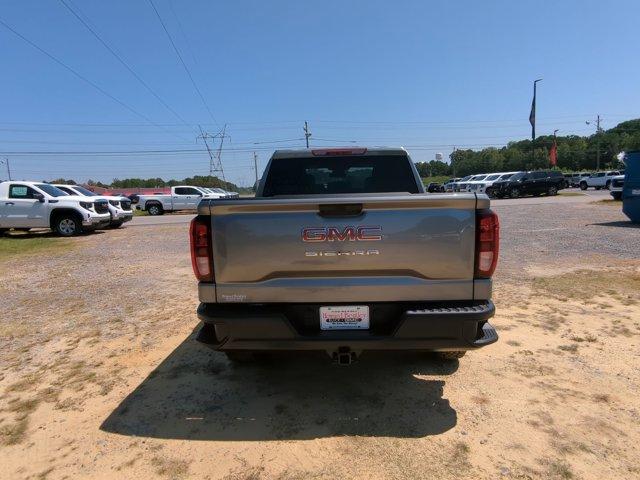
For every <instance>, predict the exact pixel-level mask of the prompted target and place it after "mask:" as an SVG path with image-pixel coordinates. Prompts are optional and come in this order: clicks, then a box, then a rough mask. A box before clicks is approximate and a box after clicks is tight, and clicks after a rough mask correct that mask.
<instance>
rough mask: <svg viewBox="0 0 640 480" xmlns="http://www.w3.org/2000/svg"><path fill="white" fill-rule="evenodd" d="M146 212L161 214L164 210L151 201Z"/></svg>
mask: <svg viewBox="0 0 640 480" xmlns="http://www.w3.org/2000/svg"><path fill="white" fill-rule="evenodd" d="M147 212H149V215H162V214H163V213H164V210H162V207H161V206H160V205H158V204H157V203H152V204H151V205H149V206H148V207H147Z"/></svg>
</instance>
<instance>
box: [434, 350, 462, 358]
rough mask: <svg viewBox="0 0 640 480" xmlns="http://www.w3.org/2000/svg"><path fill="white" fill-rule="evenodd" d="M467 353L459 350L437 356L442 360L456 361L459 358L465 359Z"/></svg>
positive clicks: (439, 353) (440, 353)
mask: <svg viewBox="0 0 640 480" xmlns="http://www.w3.org/2000/svg"><path fill="white" fill-rule="evenodd" d="M466 353H467V352H465V351H464V350H458V351H455V352H438V353H436V355H437V356H438V358H439V359H440V360H456V359H458V358H462V357H464V355H465V354H466Z"/></svg>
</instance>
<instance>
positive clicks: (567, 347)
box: [558, 343, 578, 353]
mask: <svg viewBox="0 0 640 480" xmlns="http://www.w3.org/2000/svg"><path fill="white" fill-rule="evenodd" d="M558 348H559V349H560V350H562V351H563V352H571V353H576V352H577V351H578V345H576V344H575V343H572V344H571V345H560V346H559V347H558Z"/></svg>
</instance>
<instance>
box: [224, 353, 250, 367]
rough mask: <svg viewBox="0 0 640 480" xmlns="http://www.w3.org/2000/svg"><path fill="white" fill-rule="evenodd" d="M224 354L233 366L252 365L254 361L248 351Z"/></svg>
mask: <svg viewBox="0 0 640 480" xmlns="http://www.w3.org/2000/svg"><path fill="white" fill-rule="evenodd" d="M224 354H225V355H226V356H227V360H229V361H230V362H231V363H235V364H243V363H252V362H253V361H254V360H255V357H254V356H253V352H249V351H243V350H239V351H231V352H224Z"/></svg>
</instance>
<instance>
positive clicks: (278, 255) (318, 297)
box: [198, 194, 491, 304]
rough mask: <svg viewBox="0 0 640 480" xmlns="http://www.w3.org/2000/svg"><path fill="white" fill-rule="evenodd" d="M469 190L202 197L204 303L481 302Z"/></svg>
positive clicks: (473, 200)
mask: <svg viewBox="0 0 640 480" xmlns="http://www.w3.org/2000/svg"><path fill="white" fill-rule="evenodd" d="M488 207H489V201H488V199H487V198H486V197H484V196H480V197H478V196H476V195H475V194H456V195H450V194H447V195H434V194H362V195H356V194H347V195H322V196H295V197H274V198H250V199H235V200H217V199H216V200H213V199H212V200H207V199H205V200H203V201H202V202H201V203H200V205H199V207H198V213H199V214H200V215H206V216H210V221H211V225H212V232H213V233H212V236H213V239H212V242H213V248H212V250H213V267H214V282H212V283H204V282H203V283H200V286H199V291H200V299H201V301H203V302H209V303H254V304H255V303H288V302H292V303H325V304H327V303H331V304H333V303H345V302H347V303H348V302H387V301H394V302H398V301H404V302H412V301H416V302H423V301H432V300H434V301H445V300H446V301H448V300H451V301H455V300H481V299H488V298H490V294H491V288H490V286H491V280H474V256H475V241H476V240H475V236H476V210H477V209H485V208H488Z"/></svg>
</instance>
